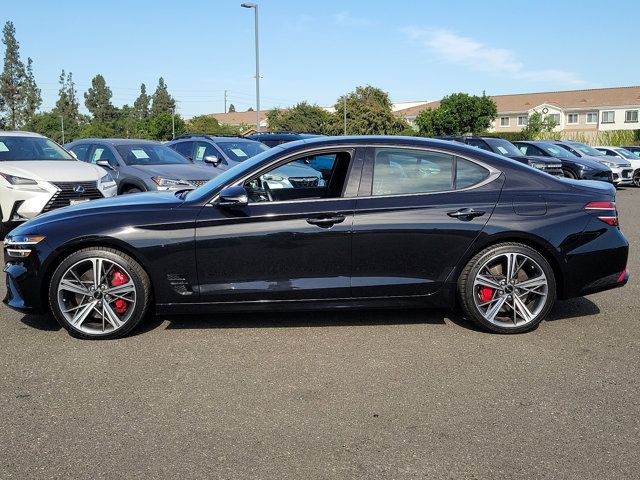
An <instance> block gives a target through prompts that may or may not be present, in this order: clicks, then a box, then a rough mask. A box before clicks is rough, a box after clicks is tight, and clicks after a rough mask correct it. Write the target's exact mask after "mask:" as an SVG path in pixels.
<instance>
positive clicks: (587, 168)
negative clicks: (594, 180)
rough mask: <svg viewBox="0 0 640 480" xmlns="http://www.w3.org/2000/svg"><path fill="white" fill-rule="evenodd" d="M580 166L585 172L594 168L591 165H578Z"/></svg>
mask: <svg viewBox="0 0 640 480" xmlns="http://www.w3.org/2000/svg"><path fill="white" fill-rule="evenodd" d="M578 167H579V168H580V170H582V171H583V172H590V171H591V170H593V168H591V167H587V166H586V165H578Z"/></svg>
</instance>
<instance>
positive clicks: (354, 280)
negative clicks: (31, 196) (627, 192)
mask: <svg viewBox="0 0 640 480" xmlns="http://www.w3.org/2000/svg"><path fill="white" fill-rule="evenodd" d="M316 156H322V157H325V158H326V157H330V158H331V159H332V162H333V165H332V168H331V174H330V177H329V178H328V181H326V182H323V183H322V184H318V183H314V182H313V181H312V180H313V179H311V180H310V179H307V178H300V179H296V180H295V181H293V182H291V184H290V186H288V187H279V188H272V185H274V184H273V183H272V181H271V180H272V179H274V178H279V177H281V176H282V175H281V173H280V171H281V170H282V169H283V168H287V165H291V164H295V163H301V164H305V165H312V164H313V160H314V158H315V157H316ZM627 254H628V243H627V241H626V240H625V238H624V236H623V235H622V233H621V231H620V229H619V228H618V217H617V212H616V207H615V190H614V188H613V186H611V185H609V184H607V183H604V182H577V181H571V180H564V179H559V178H556V177H552V176H550V175H547V174H545V173H542V172H539V171H537V170H534V169H532V168H530V167H528V166H525V165H522V164H520V163H516V162H513V161H511V160H508V159H506V158H505V157H502V156H499V155H496V154H493V153H489V152H485V151H482V150H480V149H477V148H471V147H468V146H466V145H460V144H455V143H451V142H445V141H438V140H427V139H418V138H403V137H334V138H330V137H326V138H320V139H312V140H304V141H299V142H293V143H290V144H286V145H285V146H278V147H275V148H273V149H271V150H269V151H266V152H263V153H261V154H259V155H257V156H256V157H254V158H252V159H250V160H247V161H245V162H243V163H242V164H241V165H238V166H237V167H234V168H232V169H230V170H228V171H226V172H224V173H222V174H221V175H219V176H218V177H216V178H215V179H213V180H211V181H210V182H209V183H207V184H205V185H203V186H201V187H199V188H197V189H195V190H192V191H183V192H149V193H142V194H139V195H132V196H124V197H118V198H114V199H106V200H98V201H94V202H90V203H88V204H85V205H79V206H75V207H70V208H67V209H63V210H59V211H54V212H51V213H47V214H45V215H42V216H40V217H37V218H36V219H34V220H31V221H29V222H27V223H25V224H23V225H21V226H20V227H18V228H17V229H15V230H14V231H13V232H11V234H10V235H9V236H8V237H7V239H6V240H5V259H6V267H5V272H6V273H7V295H6V298H5V300H4V301H5V303H6V304H7V305H9V306H10V307H12V308H14V309H16V310H19V311H23V312H43V311H47V310H49V311H51V312H52V313H53V315H54V316H55V317H56V319H57V320H58V321H59V322H60V324H61V325H62V326H63V327H65V328H66V329H68V330H69V332H71V333H72V334H73V335H76V336H79V337H82V338H115V337H119V336H122V335H124V334H126V333H127V332H129V331H130V330H131V329H133V328H134V327H135V326H136V325H137V324H138V323H139V322H140V320H141V319H142V318H143V317H144V315H145V313H146V312H147V311H149V310H150V307H151V306H152V305H153V307H154V308H155V311H156V312H160V313H163V314H184V313H196V314H197V313H206V312H209V313H211V312H220V311H232V310H273V309H287V308H291V309H320V308H329V307H336V306H339V307H345V306H350V307H357V308H364V307H377V306H384V307H394V306H395V307H399V306H414V307H426V306H438V307H443V306H451V307H453V306H454V305H456V304H458V305H459V306H460V307H462V310H463V312H464V313H465V315H466V316H467V317H468V318H469V319H471V320H472V321H474V322H476V323H477V324H478V325H480V326H482V327H484V328H486V329H488V330H492V331H495V332H500V333H516V332H523V331H527V330H530V329H532V328H534V327H535V326H536V325H537V324H538V323H539V322H540V321H541V320H542V319H543V318H544V317H545V316H546V315H547V313H548V312H549V310H550V309H551V307H552V306H553V304H554V301H555V300H556V298H570V297H575V296H580V295H585V294H588V293H593V292H597V291H601V290H606V289H610V288H614V287H619V286H622V285H624V284H625V283H626V282H627V279H628V273H627V269H626V265H627Z"/></svg>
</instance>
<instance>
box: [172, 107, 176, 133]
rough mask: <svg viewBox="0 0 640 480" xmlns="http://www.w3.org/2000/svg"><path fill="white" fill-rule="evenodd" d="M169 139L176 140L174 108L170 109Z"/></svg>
mask: <svg viewBox="0 0 640 480" xmlns="http://www.w3.org/2000/svg"><path fill="white" fill-rule="evenodd" d="M171 138H172V139H173V140H175V138H176V107H173V108H172V109H171Z"/></svg>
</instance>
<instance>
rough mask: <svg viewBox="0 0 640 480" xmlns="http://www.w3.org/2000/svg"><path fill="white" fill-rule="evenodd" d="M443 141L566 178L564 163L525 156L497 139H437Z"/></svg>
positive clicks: (546, 158) (469, 137)
mask: <svg viewBox="0 0 640 480" xmlns="http://www.w3.org/2000/svg"><path fill="white" fill-rule="evenodd" d="M435 138H440V139H442V140H452V141H455V142H460V143H464V144H466V145H469V146H471V147H477V148H481V149H483V150H486V151H488V152H493V153H497V154H498V155H503V156H505V157H507V158H510V159H511V160H515V161H517V162H520V163H524V164H525V165H529V166H530V167H532V168H537V169H538V170H541V171H543V172H545V173H548V174H549V175H555V176H558V177H564V172H563V171H562V163H560V161H558V160H556V159H555V158H550V157H545V156H534V155H523V153H522V152H521V151H520V150H519V149H518V147H516V146H515V145H514V144H513V143H511V142H509V141H507V140H504V139H502V138H496V137H475V136H467V135H455V136H454V135H450V136H444V137H435Z"/></svg>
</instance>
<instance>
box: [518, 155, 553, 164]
mask: <svg viewBox="0 0 640 480" xmlns="http://www.w3.org/2000/svg"><path fill="white" fill-rule="evenodd" d="M509 158H513V159H514V160H531V161H532V162H537V163H547V164H549V165H558V164H559V163H561V162H560V159H559V158H550V157H540V156H537V155H520V156H517V157H516V156H513V157H509Z"/></svg>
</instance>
